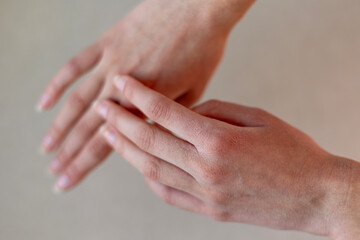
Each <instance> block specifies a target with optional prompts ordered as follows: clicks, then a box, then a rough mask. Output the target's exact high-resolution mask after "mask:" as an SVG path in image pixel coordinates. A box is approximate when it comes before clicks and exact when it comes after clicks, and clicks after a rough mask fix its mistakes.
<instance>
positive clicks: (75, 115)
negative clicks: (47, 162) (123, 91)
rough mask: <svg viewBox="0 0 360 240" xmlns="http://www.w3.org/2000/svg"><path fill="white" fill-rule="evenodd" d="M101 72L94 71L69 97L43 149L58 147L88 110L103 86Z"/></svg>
mask: <svg viewBox="0 0 360 240" xmlns="http://www.w3.org/2000/svg"><path fill="white" fill-rule="evenodd" d="M102 83H103V81H102V79H101V73H100V72H98V73H94V74H93V75H92V76H90V78H89V79H87V80H86V81H85V82H83V83H82V84H81V85H80V86H79V87H77V88H76V89H75V90H74V91H73V92H72V93H71V94H70V96H69V97H68V98H67V100H66V102H65V104H64V105H63V106H62V108H61V110H60V112H59V113H58V115H57V117H56V118H55V120H54V121H53V123H52V124H51V126H50V129H49V131H48V133H47V134H46V136H45V137H44V139H43V142H42V150H43V151H44V152H45V153H47V152H51V151H53V150H54V149H56V148H57V147H58V146H59V145H60V144H61V142H62V141H63V140H64V138H65V137H66V136H67V134H68V132H69V131H70V129H71V128H72V127H73V126H74V124H75V123H76V122H77V121H78V119H79V118H80V117H81V115H82V114H83V113H84V112H85V111H86V110H87V108H88V107H89V105H90V104H91V102H92V101H93V99H94V98H95V97H96V96H97V95H98V93H99V91H100V90H101V86H102Z"/></svg>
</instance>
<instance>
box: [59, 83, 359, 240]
mask: <svg viewBox="0 0 360 240" xmlns="http://www.w3.org/2000/svg"><path fill="white" fill-rule="evenodd" d="M116 84H117V86H118V88H119V90H120V92H121V94H122V95H123V96H124V97H126V99H127V100H129V102H131V103H132V104H133V105H135V106H136V107H137V108H138V109H140V110H141V111H142V112H143V113H144V114H145V115H146V116H147V117H149V119H151V120H153V121H154V122H155V123H156V124H158V125H156V124H155V125H154V124H149V123H147V122H146V121H145V120H143V119H141V118H139V117H137V116H135V115H134V114H132V113H130V112H129V111H127V110H125V109H124V108H122V107H121V106H119V105H118V104H116V103H114V102H112V101H109V100H101V101H100V102H98V103H97V104H96V105H95V109H96V110H97V112H98V113H99V114H100V115H101V116H102V117H103V118H104V119H106V120H107V125H106V127H105V128H104V130H103V131H102V134H103V136H104V138H105V139H107V141H108V143H109V144H110V145H111V146H113V147H114V148H115V149H116V151H117V152H118V153H119V154H120V155H122V156H123V157H124V158H125V159H126V160H127V161H129V162H130V163H131V164H132V165H133V166H134V167H135V168H137V169H138V170H139V171H140V172H141V173H142V174H144V175H145V177H146V179H147V182H148V184H149V186H150V187H151V188H152V189H153V191H154V192H155V193H157V194H158V195H159V196H160V197H161V198H162V199H163V200H164V201H165V202H167V203H169V204H171V205H174V206H177V207H179V208H182V209H186V210H189V211H193V212H196V213H200V214H204V215H207V216H210V217H212V218H214V219H217V220H220V221H235V222H244V223H250V224H257V225H262V226H267V227H271V228H276V229H292V230H300V231H306V232H310V233H314V234H320V235H329V236H332V237H336V238H337V239H355V238H349V237H347V238H345V237H344V238H342V237H340V236H343V235H342V234H343V233H346V234H348V233H349V232H350V231H345V230H344V229H345V226H349V222H350V223H351V224H354V222H353V221H352V220H350V219H356V217H355V216H357V219H358V220H359V215H358V213H357V212H358V211H354V208H353V207H354V206H355V205H352V206H353V207H352V208H351V207H349V206H350V204H349V203H350V202H351V204H353V203H355V202H358V201H357V200H356V199H357V196H358V194H359V191H357V192H356V191H350V189H353V188H354V186H355V185H354V183H357V184H358V185H359V177H356V176H359V166H358V165H359V164H358V163H356V162H354V161H352V160H346V159H342V158H339V157H336V156H333V155H331V154H329V153H327V152H326V151H324V150H323V149H321V148H320V147H319V146H318V145H317V144H316V143H315V142H314V141H313V140H312V139H311V138H310V137H308V136H307V135H305V134H304V133H302V132H300V131H299V130H297V129H295V128H294V127H292V126H290V125H288V124H287V123H285V122H283V121H281V120H280V119H278V118H276V117H274V116H272V115H270V114H269V113H267V112H265V111H263V110H260V109H256V108H249V107H244V106H240V105H235V104H231V103H225V102H219V101H209V102H206V103H204V104H202V105H200V106H198V107H196V108H195V109H194V111H191V110H189V109H187V108H185V107H183V106H181V105H180V104H178V103H175V102H173V101H171V100H170V99H168V98H166V97H165V96H163V95H161V94H159V93H157V92H155V91H153V90H151V89H149V88H147V87H145V86H144V85H142V84H141V83H139V82H138V81H136V80H134V79H132V78H130V77H120V78H116ZM172 133H174V134H172ZM78 166H79V168H81V169H82V170H81V174H80V175H79V176H78V175H74V174H73V173H74V171H72V170H71V169H70V168H69V169H68V170H67V171H65V172H64V175H63V176H62V178H64V179H67V185H62V184H61V183H59V182H58V187H59V188H61V189H63V190H66V189H69V188H71V187H73V186H74V185H75V184H77V182H78V180H79V179H81V175H82V174H84V173H83V172H82V171H85V172H86V171H87V168H86V166H84V167H81V165H80V164H79V165H78ZM75 172H76V171H75ZM355 179H356V181H355ZM357 207H359V204H357ZM350 210H351V211H350ZM357 210H359V208H357ZM358 223H359V221H358V222H357V224H358ZM354 226H355V225H354ZM357 226H358V225H357ZM349 229H352V231H357V228H349ZM353 236H358V235H353Z"/></svg>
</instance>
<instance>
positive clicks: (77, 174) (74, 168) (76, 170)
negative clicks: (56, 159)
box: [66, 163, 82, 180]
mask: <svg viewBox="0 0 360 240" xmlns="http://www.w3.org/2000/svg"><path fill="white" fill-rule="evenodd" d="M80 169H81V168H80V167H79V166H78V165H77V164H76V163H73V164H71V165H70V166H69V167H68V168H67V169H66V175H67V176H68V177H69V178H70V179H72V180H74V179H79V178H81V175H82V172H81V170H80Z"/></svg>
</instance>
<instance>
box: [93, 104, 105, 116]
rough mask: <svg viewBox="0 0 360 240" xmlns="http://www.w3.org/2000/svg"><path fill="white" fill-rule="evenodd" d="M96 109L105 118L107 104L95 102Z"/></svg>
mask: <svg viewBox="0 0 360 240" xmlns="http://www.w3.org/2000/svg"><path fill="white" fill-rule="evenodd" d="M95 108H96V111H97V112H98V113H99V114H100V115H101V116H102V117H103V118H106V115H107V111H108V106H107V105H106V104H104V103H96V106H95Z"/></svg>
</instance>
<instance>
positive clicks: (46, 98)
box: [35, 93, 54, 112]
mask: <svg viewBox="0 0 360 240" xmlns="http://www.w3.org/2000/svg"><path fill="white" fill-rule="evenodd" d="M53 103H54V99H53V97H52V96H50V95H49V94H48V93H44V94H43V95H42V96H41V98H40V100H39V102H38V104H37V105H36V107H35V110H36V111H37V112H44V111H46V110H48V109H50V108H51V106H52V105H53Z"/></svg>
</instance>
